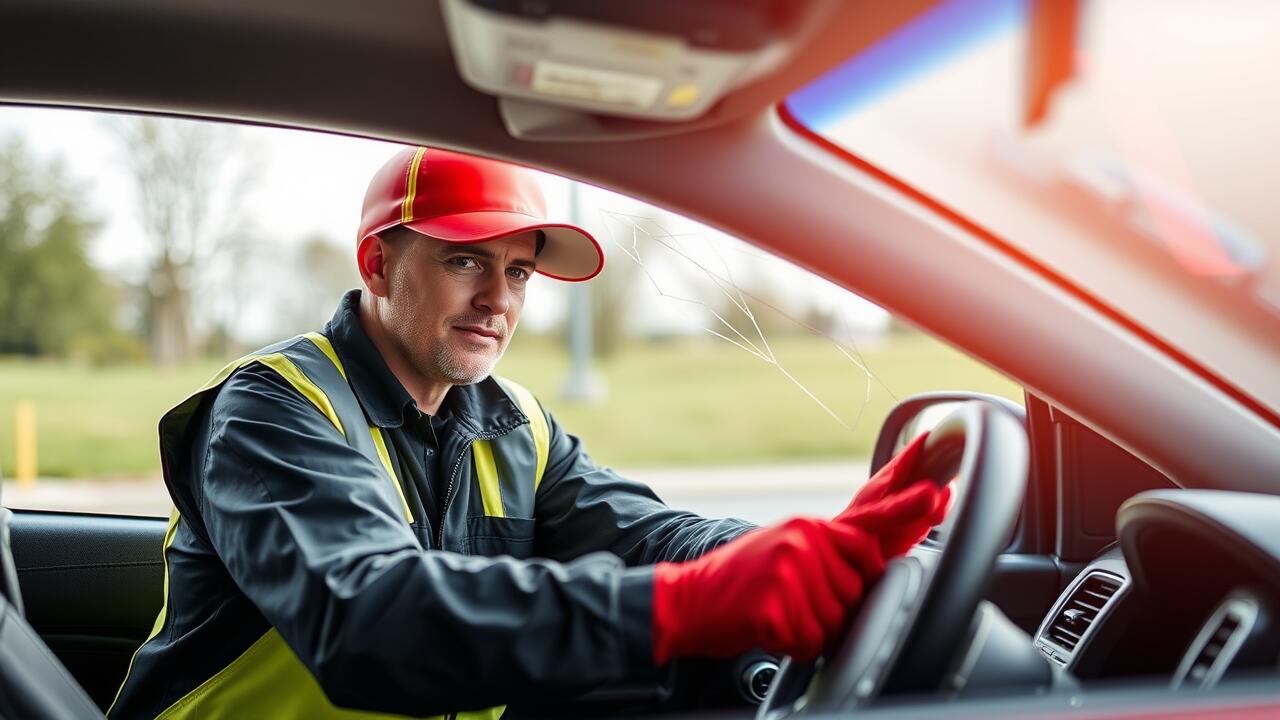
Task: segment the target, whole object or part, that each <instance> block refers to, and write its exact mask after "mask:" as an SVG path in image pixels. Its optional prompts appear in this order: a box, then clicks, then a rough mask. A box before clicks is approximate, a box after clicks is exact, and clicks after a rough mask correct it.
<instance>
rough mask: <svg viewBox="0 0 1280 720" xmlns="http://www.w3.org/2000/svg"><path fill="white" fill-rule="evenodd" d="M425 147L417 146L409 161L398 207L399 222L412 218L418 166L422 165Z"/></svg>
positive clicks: (416, 189) (416, 190)
mask: <svg viewBox="0 0 1280 720" xmlns="http://www.w3.org/2000/svg"><path fill="white" fill-rule="evenodd" d="M426 152H427V149H426V148H424V147H420V148H418V151H417V152H415V153H414V154H413V160H411V161H410V162H409V179H408V182H406V183H405V192H404V205H402V206H401V208H400V222H402V223H407V222H409V221H410V220H412V219H413V199H414V196H416V195H417V194H418V168H420V167H422V156H423V155H424V154H426Z"/></svg>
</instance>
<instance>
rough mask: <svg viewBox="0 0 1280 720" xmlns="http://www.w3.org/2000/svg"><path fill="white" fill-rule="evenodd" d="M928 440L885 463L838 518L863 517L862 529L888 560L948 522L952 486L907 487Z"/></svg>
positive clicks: (920, 482) (917, 441) (921, 482)
mask: <svg viewBox="0 0 1280 720" xmlns="http://www.w3.org/2000/svg"><path fill="white" fill-rule="evenodd" d="M928 437H929V433H923V434H921V435H920V436H919V437H917V438H916V439H915V440H912V441H911V443H910V444H909V445H907V446H906V447H905V448H903V449H902V452H900V453H898V454H897V455H896V456H894V458H893V459H891V460H890V461H889V462H887V463H885V465H884V467H882V468H880V470H879V472H877V473H876V474H875V476H874V477H872V478H871V479H870V480H868V481H867V484H866V485H864V486H862V489H861V490H859V491H858V494H857V495H855V496H854V498H853V500H852V501H851V502H850V503H849V506H848V507H846V508H845V509H844V510H843V511H841V513H840V514H839V515H837V516H836V517H835V519H836V521H838V522H849V521H852V520H853V519H854V518H858V517H862V521H861V522H860V525H861V526H862V527H864V528H867V529H868V530H871V531H873V532H875V533H876V535H877V536H878V537H879V538H880V551H881V554H882V555H883V556H884V558H885V559H886V560H889V559H891V558H895V557H897V556H899V555H902V554H903V553H905V552H907V550H910V549H911V547H912V546H914V545H916V544H918V543H919V542H920V541H921V540H924V539H925V537H927V536H928V535H929V529H930V528H932V527H933V526H934V525H937V524H938V523H940V522H942V521H943V520H944V519H945V518H946V514H947V507H948V506H949V505H950V504H951V485H950V484H947V485H944V486H942V487H939V486H938V484H937V483H935V482H933V481H932V480H918V481H916V482H913V483H911V485H910V487H906V483H908V482H909V481H910V480H911V477H912V469H913V468H914V467H915V464H916V459H917V458H918V457H919V456H920V450H921V449H922V448H923V447H924V441H925V439H927V438H928ZM898 505H902V506H906V507H897V506H898Z"/></svg>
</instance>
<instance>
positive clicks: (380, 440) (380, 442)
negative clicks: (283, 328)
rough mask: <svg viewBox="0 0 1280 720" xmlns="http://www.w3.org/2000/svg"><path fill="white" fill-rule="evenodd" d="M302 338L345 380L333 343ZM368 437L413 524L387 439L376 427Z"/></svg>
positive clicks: (320, 338)
mask: <svg viewBox="0 0 1280 720" xmlns="http://www.w3.org/2000/svg"><path fill="white" fill-rule="evenodd" d="M303 337H305V338H307V339H308V340H310V341H311V343H312V344H313V345H315V346H316V347H318V348H320V352H322V353H324V354H325V357H327V358H329V361H330V362H332V363H333V366H334V367H335V368H337V369H338V373H339V374H340V375H342V379H343V380H346V379H347V369H346V368H344V367H343V366H342V361H341V360H339V359H338V353H337V351H335V350H334V349H333V343H331V342H329V338H327V337H325V336H324V335H323V334H321V333H318V332H309V333H307V334H306V335H304V336H303ZM369 435H370V436H371V437H373V446H374V447H375V448H377V450H378V459H379V460H381V461H382V467H383V468H385V469H386V471H387V475H388V476H390V477H391V484H392V485H394V486H395V488H396V494H398V495H399V496H400V505H401V506H403V507H404V516H405V517H406V518H407V519H408V520H409V524H410V525H412V524H413V511H412V510H410V509H409V499H408V498H406V497H405V495H404V486H402V485H401V484H400V477H399V476H398V475H396V469H395V467H393V466H392V465H391V454H390V453H388V452H387V439H386V438H385V437H383V435H382V430H381V429H379V428H378V426H377V425H370V426H369Z"/></svg>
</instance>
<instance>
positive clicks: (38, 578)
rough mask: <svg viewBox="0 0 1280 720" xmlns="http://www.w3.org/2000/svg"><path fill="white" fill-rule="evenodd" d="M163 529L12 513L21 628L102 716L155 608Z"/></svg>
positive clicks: (153, 524) (121, 520) (154, 523)
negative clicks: (23, 618)
mask: <svg viewBox="0 0 1280 720" xmlns="http://www.w3.org/2000/svg"><path fill="white" fill-rule="evenodd" d="M165 527H166V523H165V521H164V520H163V519H158V518H157V519H149V518H131V517H118V516H111V515H74V514H67V513H49V512H35V511H17V512H15V513H14V516H13V525H12V530H11V541H12V548H13V556H14V558H15V565H16V568H17V576H18V583H19V585H20V587H21V590H22V597H23V600H24V602H25V605H26V609H27V621H28V622H29V623H30V624H31V627H33V628H34V629H35V630H36V632H38V633H39V635H40V637H42V638H43V639H44V642H45V643H46V644H48V646H49V648H50V649H52V650H53V652H54V654H56V655H57V657H58V659H59V660H61V661H62V663H63V664H64V665H66V667H67V670H69V671H70V672H71V674H72V675H73V676H74V677H75V679H76V680H77V681H79V683H80V685H81V686H83V687H84V689H85V691H86V692H87V693H88V694H89V696H90V697H91V698H92V699H93V701H94V703H96V704H97V706H98V707H99V708H102V709H104V710H105V709H106V708H107V706H108V705H110V703H111V701H112V699H113V698H114V697H115V693H116V690H117V689H119V687H120V682H121V680H123V679H124V674H125V671H126V670H127V669H128V666H129V660H130V658H132V656H133V651H134V650H136V649H137V647H138V646H139V645H140V644H141V643H142V641H143V640H145V639H146V637H147V635H148V634H149V633H150V632H151V626H152V624H153V623H154V622H155V618H156V613H158V612H159V610H160V605H161V603H162V602H163V592H164V566H163V563H162V561H161V555H160V551H161V548H162V547H163V544H164V533H165ZM4 717H23V716H22V715H7V714H6V715H4ZM69 717H73V716H69Z"/></svg>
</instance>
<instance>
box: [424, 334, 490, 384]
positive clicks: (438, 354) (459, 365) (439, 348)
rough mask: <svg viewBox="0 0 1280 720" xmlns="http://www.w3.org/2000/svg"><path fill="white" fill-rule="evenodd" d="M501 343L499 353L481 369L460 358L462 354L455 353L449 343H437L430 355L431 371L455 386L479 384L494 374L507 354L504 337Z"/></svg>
mask: <svg viewBox="0 0 1280 720" xmlns="http://www.w3.org/2000/svg"><path fill="white" fill-rule="evenodd" d="M500 342H501V345H499V346H498V352H497V353H496V354H494V356H493V358H492V359H490V360H489V361H488V362H487V363H485V364H484V365H483V366H482V367H481V368H479V369H477V368H476V367H475V364H474V361H473V362H467V359H464V358H462V357H459V355H460V354H461V353H455V352H454V350H453V348H450V347H449V345H448V343H437V344H436V345H435V347H433V348H432V349H431V353H430V354H431V359H430V366H431V369H432V370H433V371H434V374H435V375H437V376H438V377H440V378H441V379H442V380H444V381H446V382H448V383H450V384H453V385H471V384H474V383H478V382H480V381H481V380H483V379H485V378H487V377H489V376H490V375H491V374H493V368H494V367H496V366H497V364H498V361H499V360H501V359H502V354H503V353H504V352H506V349H507V339H506V337H505V336H504V337H503V338H502V340H501V341H500Z"/></svg>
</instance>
